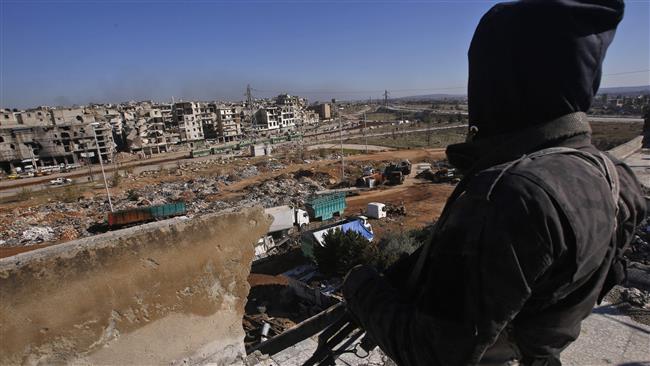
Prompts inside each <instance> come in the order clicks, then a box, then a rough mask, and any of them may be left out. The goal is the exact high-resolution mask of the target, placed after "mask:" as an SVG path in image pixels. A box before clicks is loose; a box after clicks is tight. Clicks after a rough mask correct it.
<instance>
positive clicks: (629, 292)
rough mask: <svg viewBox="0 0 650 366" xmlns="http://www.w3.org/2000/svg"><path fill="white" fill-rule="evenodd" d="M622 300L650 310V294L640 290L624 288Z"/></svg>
mask: <svg viewBox="0 0 650 366" xmlns="http://www.w3.org/2000/svg"><path fill="white" fill-rule="evenodd" d="M621 298H622V299H623V301H625V302H627V303H628V304H630V305H632V306H634V307H637V308H641V309H649V310H650V292H648V291H644V290H639V289H638V288H634V287H633V288H624V289H623V291H621Z"/></svg>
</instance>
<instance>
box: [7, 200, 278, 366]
mask: <svg viewBox="0 0 650 366" xmlns="http://www.w3.org/2000/svg"><path fill="white" fill-rule="evenodd" d="M269 225H270V220H269V218H267V217H266V216H265V215H264V213H263V211H262V210H261V209H246V210H242V211H240V212H237V213H228V214H212V215H206V216H202V217H198V218H195V219H192V220H187V219H180V218H176V219H172V220H167V221H163V222H158V223H152V224H147V225H142V226H138V227H133V228H129V229H124V230H120V231H115V232H110V233H106V234H102V235H97V236H94V237H89V238H85V239H81V240H77V241H72V242H69V243H65V244H61V245H57V246H52V247H47V248H43V249H39V250H36V251H33V252H28V253H23V254H19V255H16V256H13V257H9V258H4V259H0V300H1V301H0V304H1V305H0V306H1V311H0V339H2V341H1V342H0V364H2V365H6V364H51V363H73V364H148V365H153V364H177V363H190V364H193V363H202V362H216V363H219V364H229V363H230V362H232V361H234V360H235V359H237V358H241V357H244V356H245V355H244V346H243V337H244V332H243V329H242V325H241V324H242V323H241V319H242V316H243V313H244V305H245V302H246V296H247V295H248V290H249V286H248V282H247V277H248V274H249V271H250V265H251V261H252V258H253V245H254V243H255V242H256V241H257V239H258V238H259V237H261V236H262V235H263V234H264V233H265V232H266V230H267V228H268V226H269Z"/></svg>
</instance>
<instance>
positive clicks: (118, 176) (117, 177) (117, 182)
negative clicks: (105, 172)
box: [111, 170, 122, 187]
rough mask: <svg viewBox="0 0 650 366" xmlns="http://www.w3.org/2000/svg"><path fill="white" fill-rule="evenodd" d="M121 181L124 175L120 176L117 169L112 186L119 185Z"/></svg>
mask: <svg viewBox="0 0 650 366" xmlns="http://www.w3.org/2000/svg"><path fill="white" fill-rule="evenodd" d="M121 181H122V177H121V176H120V173H119V172H118V171H117V170H116V171H115V172H114V173H113V177H112V178H111V187H117V186H119V185H120V182H121Z"/></svg>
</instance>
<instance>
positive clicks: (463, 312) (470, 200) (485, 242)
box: [343, 0, 646, 365]
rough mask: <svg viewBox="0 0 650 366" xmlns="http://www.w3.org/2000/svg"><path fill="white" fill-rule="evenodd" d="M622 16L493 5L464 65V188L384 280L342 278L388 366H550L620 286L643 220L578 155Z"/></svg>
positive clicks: (617, 188) (632, 198)
mask: <svg viewBox="0 0 650 366" xmlns="http://www.w3.org/2000/svg"><path fill="white" fill-rule="evenodd" d="M623 8H624V5H623V2H622V1H615V0H591V1H577V0H555V1H551V0H544V1H533V0H530V1H519V2H512V3H502V4H498V5H496V6H494V7H493V8H492V9H491V10H490V11H489V12H488V13H487V14H486V15H485V16H484V17H483V18H482V19H481V22H480V23H479V25H478V27H477V29H476V32H475V34H474V38H473V39H472V43H471V46H470V50H469V85H468V99H469V123H470V127H469V133H468V141H467V142H466V143H463V144H457V145H451V146H449V147H448V149H447V156H448V158H449V161H450V162H451V163H452V164H453V165H455V166H456V167H457V168H459V169H460V170H461V171H463V172H464V178H463V180H462V181H461V182H460V183H459V184H458V186H457V187H456V189H455V191H454V192H453V193H452V195H451V197H450V198H449V200H448V202H447V204H446V206H445V209H444V210H443V213H442V215H441V217H440V219H439V220H438V222H437V224H436V229H435V230H434V234H433V238H432V240H431V242H430V243H427V244H425V245H424V246H423V247H422V248H421V249H420V250H418V251H416V252H415V253H414V254H413V255H411V256H410V257H409V258H407V259H406V260H403V261H401V262H399V263H398V264H397V265H395V266H394V267H393V268H392V269H391V270H390V271H389V272H388V273H386V274H385V275H379V274H377V272H375V271H374V270H373V269H372V268H370V267H365V266H360V267H356V268H354V269H353V270H352V271H350V273H349V274H348V276H347V277H346V280H345V282H344V285H343V294H344V296H345V299H346V302H347V306H348V309H349V311H350V312H351V313H352V315H353V316H354V317H355V318H356V319H357V321H358V322H359V323H360V325H361V326H362V327H363V328H364V329H365V330H366V331H367V334H368V335H369V336H370V337H371V338H372V340H373V341H375V342H376V343H377V344H378V345H379V346H380V348H381V349H382V350H383V351H384V352H385V353H386V354H387V355H388V356H390V357H391V358H392V359H393V360H394V361H395V362H396V363H397V364H399V365H467V364H470V365H471V364H506V363H507V362H509V361H514V360H516V361H517V362H519V363H520V364H525V365H559V364H560V352H562V350H563V349H565V348H566V347H567V346H568V345H569V344H570V343H571V342H573V341H574V340H575V339H576V338H577V337H578V335H579V334H580V323H581V321H582V320H583V319H584V318H585V317H587V316H588V315H589V314H590V313H591V310H592V308H593V306H594V304H595V303H596V302H597V301H600V300H601V299H602V297H603V296H604V295H605V294H606V293H607V292H608V291H609V290H610V289H611V287H612V286H613V285H614V284H616V283H620V282H621V281H622V280H624V277H625V268H624V263H623V261H622V258H621V255H622V252H623V250H624V248H625V246H626V245H628V244H629V242H630V240H631V239H632V237H633V234H634V229H635V228H636V226H637V225H638V224H639V223H640V222H641V221H642V220H643V219H644V218H645V214H646V213H645V210H646V207H645V201H644V199H643V196H642V193H641V190H640V186H639V184H638V182H637V181H636V179H635V177H634V175H633V173H632V172H631V171H630V169H629V168H628V167H627V166H626V165H624V164H623V163H621V162H620V161H617V160H616V159H614V158H612V157H611V156H608V155H606V154H604V153H601V152H599V151H598V150H597V149H596V148H594V147H593V145H592V144H591V129H590V126H589V124H588V122H587V119H586V115H585V112H586V111H587V110H588V109H589V107H590V105H591V101H592V98H593V96H594V95H595V94H596V92H597V90H598V87H599V84H600V77H601V69H602V62H603V59H604V57H605V52H606V50H607V47H608V46H609V44H610V43H611V41H612V39H613V37H614V32H615V29H616V26H617V25H618V23H619V22H620V21H621V19H622V17H623Z"/></svg>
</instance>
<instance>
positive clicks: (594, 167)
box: [468, 152, 620, 202]
mask: <svg viewBox="0 0 650 366" xmlns="http://www.w3.org/2000/svg"><path fill="white" fill-rule="evenodd" d="M588 153H590V152H588ZM616 163H620V162H616ZM617 165H618V164H617ZM609 189H610V188H609V185H608V183H607V180H606V179H605V178H604V175H603V172H602V169H601V167H600V166H599V165H598V164H597V163H596V164H595V163H594V162H592V161H590V160H589V159H588V156H582V154H580V153H576V154H573V153H554V154H547V155H541V156H535V155H534V154H532V155H528V156H522V157H521V158H519V159H515V160H512V161H508V162H504V163H501V164H498V165H495V166H492V167H489V168H487V169H485V170H483V171H481V172H479V173H478V174H477V175H476V176H475V177H474V178H473V179H472V182H470V184H469V185H468V193H470V194H471V195H474V196H480V197H483V198H484V199H486V200H488V201H499V200H500V201H503V200H511V199H513V198H514V197H521V198H522V199H524V200H527V199H537V198H538V197H539V195H545V196H550V197H551V198H552V199H553V200H560V201H567V200H568V201H574V200H582V201H583V202H587V201H591V200H596V199H598V197H602V195H603V194H606V193H607V192H608V191H609Z"/></svg>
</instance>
